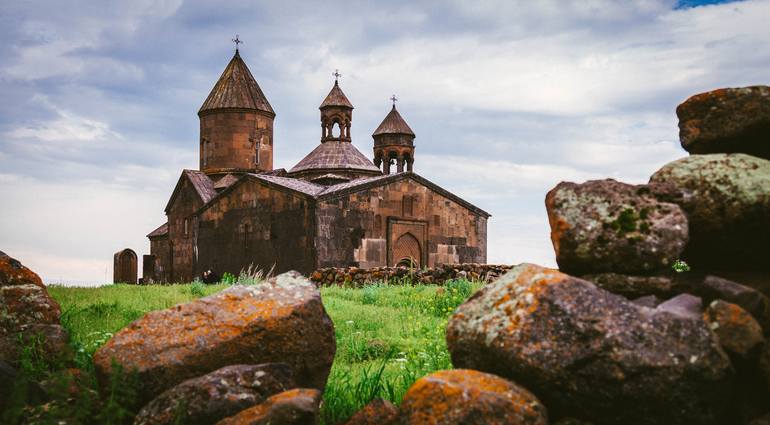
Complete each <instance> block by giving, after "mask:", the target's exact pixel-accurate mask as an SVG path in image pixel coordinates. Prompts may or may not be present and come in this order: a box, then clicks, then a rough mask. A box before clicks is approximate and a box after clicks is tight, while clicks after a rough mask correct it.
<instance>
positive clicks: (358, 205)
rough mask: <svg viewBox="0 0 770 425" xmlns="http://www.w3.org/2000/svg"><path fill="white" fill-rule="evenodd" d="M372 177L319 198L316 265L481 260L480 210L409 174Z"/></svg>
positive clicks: (484, 216) (483, 220)
mask: <svg viewBox="0 0 770 425" xmlns="http://www.w3.org/2000/svg"><path fill="white" fill-rule="evenodd" d="M372 180H374V181H371V182H362V183H359V184H358V185H353V184H348V185H344V186H343V187H342V188H339V189H338V190H332V189H333V188H334V187H332V188H330V191H329V192H328V193H324V194H323V195H321V196H320V197H319V202H318V204H317V208H316V209H317V211H316V215H317V219H316V221H317V223H318V224H317V226H318V227H317V229H316V246H317V250H318V256H319V263H320V264H319V265H320V266H321V267H325V266H327V265H331V264H337V265H356V266H360V267H379V266H384V265H389V266H393V265H398V264H404V262H405V261H408V262H410V263H411V264H412V265H415V266H434V265H436V264H442V263H457V262H485V261H486V228H487V218H488V217H489V215H488V214H487V213H486V212H484V211H483V210H480V209H479V208H477V207H475V206H473V205H472V204H469V203H467V202H466V201H463V200H462V199H460V198H459V197H457V196H455V195H451V194H448V192H446V191H445V190H443V189H441V188H440V187H438V186H436V185H434V184H432V183H430V182H428V181H427V180H425V179H422V178H419V177H417V176H415V175H410V174H401V175H396V176H387V177H383V178H375V179H372ZM425 182H427V183H425Z"/></svg>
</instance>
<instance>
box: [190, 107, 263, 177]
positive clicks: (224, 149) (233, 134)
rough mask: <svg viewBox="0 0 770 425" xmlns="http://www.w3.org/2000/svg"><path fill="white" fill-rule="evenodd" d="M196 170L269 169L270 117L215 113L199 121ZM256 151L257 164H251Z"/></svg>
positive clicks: (241, 112)
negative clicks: (198, 152)
mask: <svg viewBox="0 0 770 425" xmlns="http://www.w3.org/2000/svg"><path fill="white" fill-rule="evenodd" d="M200 138H201V140H200V169H201V170H203V171H205V172H221V171H226V170H253V169H258V170H263V171H269V170H272V169H273V116H272V115H270V114H267V113H260V112H254V111H234V112H228V111H217V112H209V113H207V114H204V115H202V116H201V117H200ZM257 150H258V151H259V162H258V163H255V160H256V159H257V158H256V152H257Z"/></svg>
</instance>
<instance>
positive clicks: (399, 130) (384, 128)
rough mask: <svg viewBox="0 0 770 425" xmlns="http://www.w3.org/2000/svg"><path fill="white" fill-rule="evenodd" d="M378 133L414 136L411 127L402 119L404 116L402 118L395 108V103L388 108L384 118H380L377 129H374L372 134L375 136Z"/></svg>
mask: <svg viewBox="0 0 770 425" xmlns="http://www.w3.org/2000/svg"><path fill="white" fill-rule="evenodd" d="M379 134H408V135H410V136H414V132H413V131H412V129H411V128H409V125H408V124H407V123H406V121H404V118H402V117H401V114H399V113H398V111H397V110H396V105H393V109H391V110H390V112H389V113H388V115H386V116H385V119H384V120H382V122H381V123H380V125H379V126H378V127H377V129H376V130H374V133H373V134H372V136H377V135H379Z"/></svg>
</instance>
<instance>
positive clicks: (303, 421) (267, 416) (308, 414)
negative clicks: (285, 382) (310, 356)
mask: <svg viewBox="0 0 770 425" xmlns="http://www.w3.org/2000/svg"><path fill="white" fill-rule="evenodd" d="M320 402H321V392H320V391H318V390H316V389H306V388H295V389H293V390H289V391H284V392H282V393H279V394H276V395H274V396H271V397H270V398H268V399H267V400H265V401H264V402H263V403H261V404H258V405H256V406H254V407H250V408H248V409H246V410H243V411H241V412H240V413H238V414H237V415H234V416H231V417H229V418H225V419H222V420H221V421H219V422H217V425H313V424H316V423H317V422H318V405H319V403H320Z"/></svg>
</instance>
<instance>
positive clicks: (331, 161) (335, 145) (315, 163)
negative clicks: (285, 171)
mask: <svg viewBox="0 0 770 425" xmlns="http://www.w3.org/2000/svg"><path fill="white" fill-rule="evenodd" d="M305 170H329V171H333V170H364V171H370V172H380V169H379V168H377V167H376V166H375V165H374V164H373V163H372V161H370V160H369V158H367V157H366V156H364V154H362V153H361V151H359V150H358V149H356V147H355V146H353V144H352V143H350V142H338V141H328V142H324V143H321V144H320V145H318V146H317V147H316V148H315V149H313V151H312V152H310V153H309V154H307V156H306V157H304V158H302V160H301V161H300V162H298V163H297V165H295V166H294V167H293V168H292V169H291V170H289V173H296V172H299V171H305Z"/></svg>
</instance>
